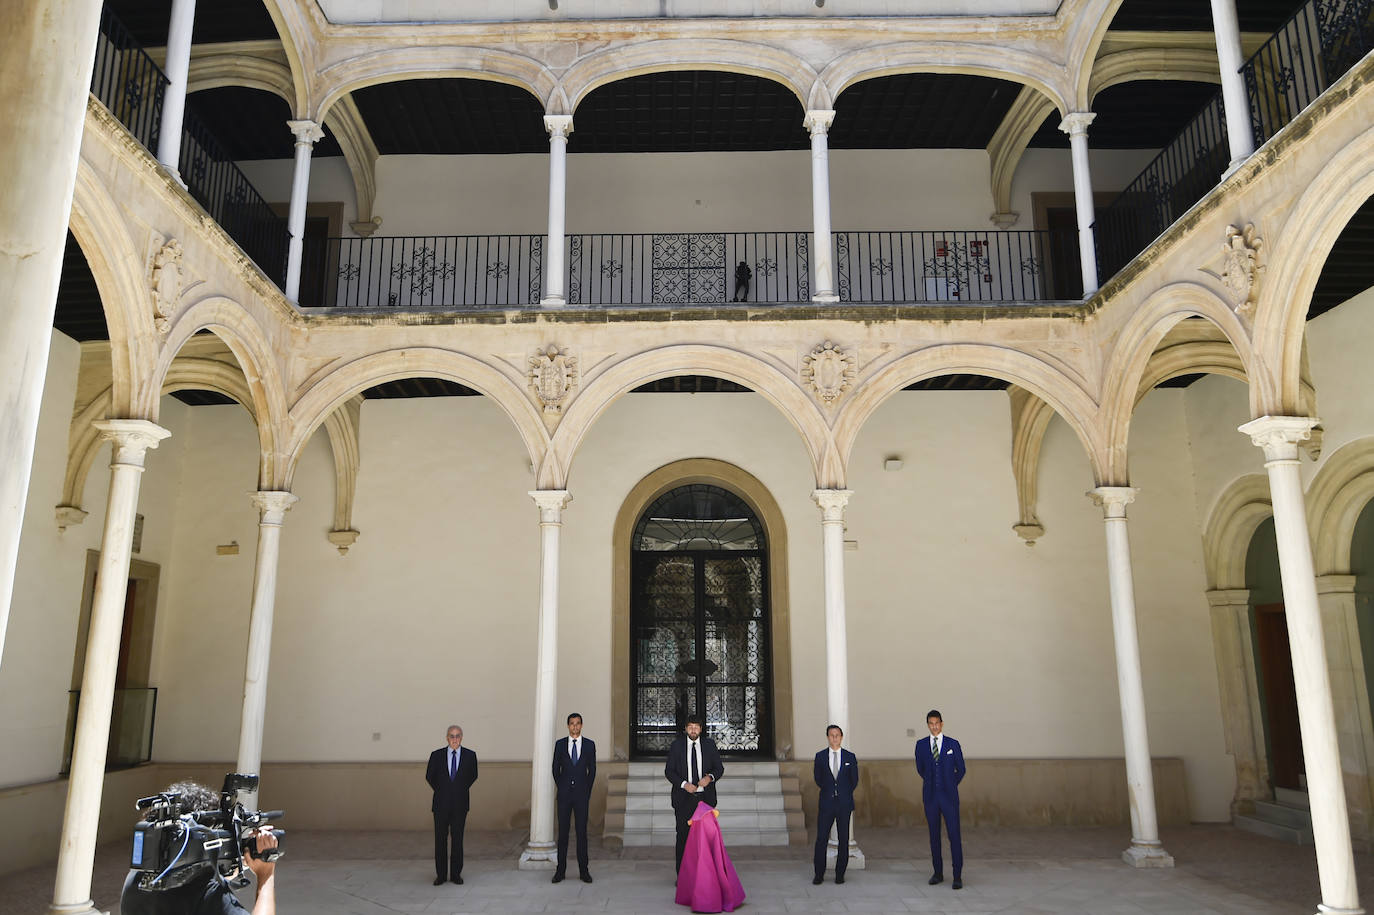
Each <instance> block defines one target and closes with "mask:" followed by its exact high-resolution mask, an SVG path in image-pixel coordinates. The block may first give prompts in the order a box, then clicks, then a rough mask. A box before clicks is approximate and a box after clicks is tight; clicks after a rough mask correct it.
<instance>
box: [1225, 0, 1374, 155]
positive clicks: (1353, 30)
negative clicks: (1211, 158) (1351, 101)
mask: <svg viewBox="0 0 1374 915" xmlns="http://www.w3.org/2000/svg"><path fill="white" fill-rule="evenodd" d="M1371 49H1374V0H1309V2H1307V3H1305V4H1303V6H1302V7H1301V8H1300V9H1299V10H1298V11H1297V12H1296V13H1294V14H1293V15H1292V16H1291V17H1290V18H1289V19H1288V21H1287V22H1285V23H1284V24H1283V26H1282V27H1281V28H1280V29H1279V30H1278V31H1277V32H1275V33H1274V34H1273V35H1272V36H1271V37H1270V38H1269V40H1268V41H1266V42H1265V43H1264V44H1263V45H1262V46H1261V47H1260V49H1259V50H1258V51H1256V52H1255V54H1254V55H1253V56H1252V57H1251V58H1250V59H1249V60H1248V61H1246V62H1245V66H1243V67H1242V68H1241V73H1242V74H1243V75H1244V76H1245V88H1246V92H1247V94H1248V95H1249V97H1250V124H1251V127H1252V128H1253V129H1254V133H1255V146H1256V147H1258V146H1261V145H1263V144H1264V143H1265V142H1266V141H1267V140H1268V139H1269V138H1270V137H1272V136H1273V135H1274V134H1276V133H1278V132H1279V130H1280V129H1281V128H1282V127H1283V126H1284V125H1285V124H1287V123H1288V122H1289V121H1291V120H1293V118H1294V117H1296V116H1297V114H1298V112H1300V111H1302V110H1303V109H1304V108H1306V107H1307V106H1308V105H1310V104H1311V103H1312V101H1313V100H1314V99H1316V98H1317V96H1319V95H1321V94H1322V93H1323V92H1325V91H1326V90H1327V89H1328V88H1329V87H1330V86H1331V84H1332V83H1334V82H1335V81H1336V80H1338V79H1340V78H1341V77H1342V76H1344V75H1345V73H1346V71H1348V70H1349V69H1350V68H1351V67H1353V66H1354V65H1355V63H1356V62H1357V61H1358V60H1359V59H1360V58H1362V57H1364V56H1365V54H1367V53H1369V51H1370V50H1371Z"/></svg>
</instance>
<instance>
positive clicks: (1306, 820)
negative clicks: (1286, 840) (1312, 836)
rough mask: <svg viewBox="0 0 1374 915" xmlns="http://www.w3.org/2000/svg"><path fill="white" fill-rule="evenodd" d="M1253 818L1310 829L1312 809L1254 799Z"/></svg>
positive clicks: (1295, 827)
mask: <svg viewBox="0 0 1374 915" xmlns="http://www.w3.org/2000/svg"><path fill="white" fill-rule="evenodd" d="M1254 815H1255V819H1257V820H1264V821H1265V822H1266V823H1274V824H1276V825H1279V826H1291V827H1293V828H1294V829H1306V830H1309V831H1310V830H1311V829H1312V811H1310V810H1308V809H1307V808H1306V807H1290V806H1289V805H1287V804H1276V803H1274V802H1273V801H1255V814H1254Z"/></svg>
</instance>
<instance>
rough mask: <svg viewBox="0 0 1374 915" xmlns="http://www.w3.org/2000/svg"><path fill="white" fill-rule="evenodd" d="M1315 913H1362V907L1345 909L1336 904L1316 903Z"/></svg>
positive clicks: (1352, 914) (1323, 914) (1351, 914)
mask: <svg viewBox="0 0 1374 915" xmlns="http://www.w3.org/2000/svg"><path fill="white" fill-rule="evenodd" d="M1317 915H1364V909H1347V908H1344V907H1342V906H1338V905H1318V906H1317Z"/></svg>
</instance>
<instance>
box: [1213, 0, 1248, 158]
mask: <svg viewBox="0 0 1374 915" xmlns="http://www.w3.org/2000/svg"><path fill="white" fill-rule="evenodd" d="M1212 30H1213V31H1214V32H1215V33H1216V37H1217V65H1218V66H1219V67H1220V69H1221V102H1222V105H1223V106H1224V107H1225V109H1226V140H1227V143H1228V144H1229V145H1230V147H1231V165H1230V167H1231V168H1235V167H1236V166H1237V165H1240V164H1241V163H1242V162H1244V161H1245V160H1246V159H1248V158H1249V157H1250V154H1251V153H1253V152H1254V151H1255V134H1254V129H1253V128H1252V127H1251V126H1250V97H1249V95H1248V94H1247V93H1246V91H1245V77H1243V76H1242V75H1241V72H1240V68H1241V67H1242V66H1243V65H1244V64H1245V58H1244V56H1243V55H1242V53H1241V49H1240V20H1239V19H1238V18H1237V17H1236V0H1212Z"/></svg>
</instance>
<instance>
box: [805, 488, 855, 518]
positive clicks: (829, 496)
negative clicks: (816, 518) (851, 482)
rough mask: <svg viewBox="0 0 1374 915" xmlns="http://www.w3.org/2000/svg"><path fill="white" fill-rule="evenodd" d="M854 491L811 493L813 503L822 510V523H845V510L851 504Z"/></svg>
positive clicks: (836, 490) (820, 490)
mask: <svg viewBox="0 0 1374 915" xmlns="http://www.w3.org/2000/svg"><path fill="white" fill-rule="evenodd" d="M852 495H854V490H852V489H817V490H816V491H814V492H812V493H811V501H813V502H815V503H816V506H817V507H818V508H820V510H821V521H822V522H825V523H831V522H842V521H844V508H845V506H846V505H848V504H849V497H850V496H852Z"/></svg>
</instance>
